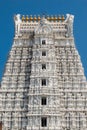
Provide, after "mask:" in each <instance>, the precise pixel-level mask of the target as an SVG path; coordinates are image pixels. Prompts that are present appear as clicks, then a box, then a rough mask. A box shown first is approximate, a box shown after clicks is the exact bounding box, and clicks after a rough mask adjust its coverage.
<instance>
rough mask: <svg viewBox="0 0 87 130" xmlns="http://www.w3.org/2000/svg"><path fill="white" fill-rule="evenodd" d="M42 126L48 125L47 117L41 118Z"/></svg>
mask: <svg viewBox="0 0 87 130" xmlns="http://www.w3.org/2000/svg"><path fill="white" fill-rule="evenodd" d="M41 126H42V127H46V126H47V117H42V118H41Z"/></svg>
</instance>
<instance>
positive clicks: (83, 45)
mask: <svg viewBox="0 0 87 130" xmlns="http://www.w3.org/2000/svg"><path fill="white" fill-rule="evenodd" d="M17 13H20V14H25V15H27V14H28V15H31V14H32V15H35V14H36V15H37V14H43V13H45V14H49V15H51V14H52V15H58V14H64V15H65V14H66V13H70V14H73V15H75V21H74V37H75V44H76V48H77V50H78V51H79V54H80V56H81V61H82V64H83V67H84V71H85V75H86V77H87V40H86V39H87V0H0V80H1V77H2V75H3V72H4V68H5V63H6V61H7V58H8V54H9V51H10V49H11V46H12V43H13V37H14V21H13V16H14V14H17Z"/></svg>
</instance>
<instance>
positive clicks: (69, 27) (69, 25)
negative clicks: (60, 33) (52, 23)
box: [65, 14, 74, 37]
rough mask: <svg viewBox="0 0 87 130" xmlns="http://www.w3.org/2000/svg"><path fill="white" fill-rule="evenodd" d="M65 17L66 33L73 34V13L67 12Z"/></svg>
mask: <svg viewBox="0 0 87 130" xmlns="http://www.w3.org/2000/svg"><path fill="white" fill-rule="evenodd" d="M66 16H67V18H66V20H65V22H66V23H67V35H68V36H69V37H70V36H73V21H74V15H71V14H67V15H66Z"/></svg>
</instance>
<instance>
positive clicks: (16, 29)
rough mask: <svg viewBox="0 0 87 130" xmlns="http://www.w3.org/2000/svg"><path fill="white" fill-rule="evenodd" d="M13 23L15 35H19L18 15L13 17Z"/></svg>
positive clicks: (19, 19)
mask: <svg viewBox="0 0 87 130" xmlns="http://www.w3.org/2000/svg"><path fill="white" fill-rule="evenodd" d="M14 22H15V34H16V35H19V32H20V23H21V18H20V14H17V15H15V16H14Z"/></svg>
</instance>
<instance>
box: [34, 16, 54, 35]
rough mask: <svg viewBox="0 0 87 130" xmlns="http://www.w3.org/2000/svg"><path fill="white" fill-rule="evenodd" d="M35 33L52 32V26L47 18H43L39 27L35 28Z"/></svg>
mask: <svg viewBox="0 0 87 130" xmlns="http://www.w3.org/2000/svg"><path fill="white" fill-rule="evenodd" d="M35 33H36V34H49V33H52V28H51V26H50V25H49V22H48V21H47V19H45V18H42V19H41V20H40V22H39V24H38V26H37V28H35Z"/></svg>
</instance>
